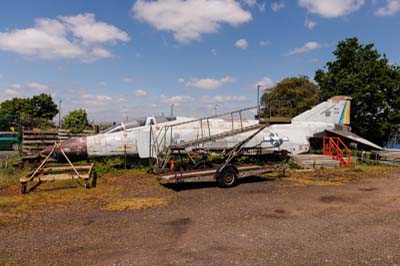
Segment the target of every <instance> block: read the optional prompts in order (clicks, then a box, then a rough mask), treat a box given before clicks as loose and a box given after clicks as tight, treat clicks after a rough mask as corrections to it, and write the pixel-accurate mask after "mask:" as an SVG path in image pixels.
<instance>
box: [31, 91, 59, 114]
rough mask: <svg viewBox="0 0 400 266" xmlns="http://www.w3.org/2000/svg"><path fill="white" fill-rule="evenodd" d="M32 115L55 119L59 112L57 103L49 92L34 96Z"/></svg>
mask: <svg viewBox="0 0 400 266" xmlns="http://www.w3.org/2000/svg"><path fill="white" fill-rule="evenodd" d="M31 105H32V109H33V112H32V115H33V116H34V117H40V118H44V119H47V120H51V119H53V117H54V116H55V115H56V114H58V109H57V105H56V104H55V103H54V102H53V98H52V97H51V95H49V94H44V93H42V94H40V95H37V96H33V97H32V99H31Z"/></svg>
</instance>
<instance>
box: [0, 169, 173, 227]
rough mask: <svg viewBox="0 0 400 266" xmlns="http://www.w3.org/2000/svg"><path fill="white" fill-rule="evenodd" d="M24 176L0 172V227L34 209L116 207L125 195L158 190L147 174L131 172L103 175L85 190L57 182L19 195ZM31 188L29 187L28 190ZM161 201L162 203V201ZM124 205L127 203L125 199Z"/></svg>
mask: <svg viewBox="0 0 400 266" xmlns="http://www.w3.org/2000/svg"><path fill="white" fill-rule="evenodd" d="M24 174H26V172H19V173H18V174H13V175H12V176H8V175H4V174H1V173H0V224H2V223H9V222H13V221H15V220H16V219H18V220H19V219H24V218H27V217H28V214H29V212H30V211H31V210H35V209H44V208H46V209H51V208H57V207H59V206H65V205H73V204H79V207H80V206H82V207H83V206H88V207H92V208H97V207H99V206H104V205H107V204H109V203H114V204H117V203H118V201H119V200H121V202H119V203H120V205H121V206H123V203H122V202H123V201H124V199H123V198H124V197H126V196H127V195H129V197H132V195H135V194H140V195H143V194H145V193H146V192H148V191H150V190H152V191H154V190H155V191H156V192H157V191H160V189H162V188H161V187H160V186H159V185H158V183H157V181H156V180H155V178H154V177H153V176H150V175H148V174H147V173H146V172H145V171H144V170H136V169H134V170H116V171H112V172H110V173H107V174H104V176H103V177H101V178H98V180H97V187H96V188H92V189H85V188H84V187H81V186H80V185H78V184H77V183H76V182H75V181H73V180H70V181H57V182H46V183H44V184H42V185H40V186H39V187H38V188H37V189H36V190H34V191H32V192H30V193H27V194H24V195H22V194H20V183H19V177H20V176H23V175H24ZM32 185H33V184H29V186H28V189H29V187H31V186H32ZM115 201H116V202H117V203H115ZM164 201H165V202H166V200H165V199H164ZM164 201H163V200H161V199H158V200H156V199H150V200H149V201H148V202H147V201H146V200H145V201H139V202H136V205H137V206H138V207H139V208H141V207H140V206H143V207H147V206H148V207H151V206H158V205H162V204H164ZM127 202H128V203H130V201H129V200H127ZM140 204H142V205H140ZM117 205H118V204H117ZM128 205H129V206H128V207H126V208H129V209H132V208H134V207H133V206H134V205H135V204H132V203H130V204H128ZM115 208H117V207H115ZM121 208H122V207H121Z"/></svg>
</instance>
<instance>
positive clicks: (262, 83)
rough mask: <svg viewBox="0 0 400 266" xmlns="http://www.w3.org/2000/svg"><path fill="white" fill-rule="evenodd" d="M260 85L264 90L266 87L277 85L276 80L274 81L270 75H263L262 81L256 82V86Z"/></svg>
mask: <svg viewBox="0 0 400 266" xmlns="http://www.w3.org/2000/svg"><path fill="white" fill-rule="evenodd" d="M258 86H260V88H261V89H262V90H265V89H270V88H272V87H273V86H275V82H273V81H272V79H270V78H268V77H263V78H262V79H261V80H260V81H258V82H257V83H256V84H254V88H256V89H257V87H258Z"/></svg>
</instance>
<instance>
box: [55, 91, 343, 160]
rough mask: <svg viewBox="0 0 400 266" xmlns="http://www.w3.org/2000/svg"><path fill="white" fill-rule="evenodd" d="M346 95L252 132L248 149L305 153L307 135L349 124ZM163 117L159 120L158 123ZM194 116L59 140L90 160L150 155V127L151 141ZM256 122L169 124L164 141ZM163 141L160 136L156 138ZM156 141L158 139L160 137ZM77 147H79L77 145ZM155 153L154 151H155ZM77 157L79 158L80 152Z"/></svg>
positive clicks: (231, 141) (222, 143)
mask: <svg viewBox="0 0 400 266" xmlns="http://www.w3.org/2000/svg"><path fill="white" fill-rule="evenodd" d="M350 99H351V98H349V97H346V96H335V97H333V98H331V99H329V100H327V101H325V102H322V103H320V104H318V105H317V106H315V107H313V108H312V109H310V110H308V111H306V112H304V113H302V114H300V115H298V116H296V117H294V118H293V119H292V120H291V123H290V124H274V125H270V126H268V127H266V128H265V129H263V130H262V131H261V132H260V133H259V134H257V135H256V136H254V137H253V138H252V139H251V140H250V141H249V142H248V143H247V144H246V146H245V147H246V148H249V149H251V148H257V149H261V150H265V151H267V152H272V151H276V150H287V151H288V152H289V153H292V154H297V153H306V152H308V151H309V150H310V142H309V139H310V138H311V137H313V136H315V135H316V134H319V133H322V132H324V131H325V130H333V129H334V128H335V125H338V124H339V125H349V123H350ZM160 120H161V121H160ZM193 120H196V119H195V118H188V117H176V118H175V119H171V118H164V117H159V118H157V117H153V116H151V117H147V118H146V119H143V120H142V121H141V122H139V121H136V122H134V123H133V124H130V126H129V124H128V125H124V124H123V123H121V125H120V126H117V127H115V128H113V129H111V130H109V131H107V132H105V133H102V134H97V135H94V136H88V137H86V139H83V138H80V139H71V140H67V141H65V142H63V143H62V145H61V147H62V148H63V150H64V151H65V152H66V153H67V154H71V155H74V154H76V153H77V151H79V155H82V156H83V155H85V156H86V157H88V158H95V157H107V156H120V155H125V154H126V155H129V156H138V157H140V158H149V157H151V156H152V153H151V152H150V150H151V147H150V145H151V144H150V138H151V135H150V131H152V133H151V134H152V136H153V138H152V141H153V143H154V141H155V140H154V139H155V136H157V134H159V132H162V131H163V128H165V127H166V126H169V125H173V124H177V123H181V122H186V121H193ZM258 123H259V121H258V120H252V119H242V121H240V120H234V121H232V120H231V119H209V127H208V126H205V125H204V124H202V125H201V124H200V123H187V124H183V125H180V126H176V127H173V129H172V133H171V132H168V134H167V135H168V138H166V140H165V141H166V143H164V144H167V145H169V144H180V143H185V142H188V141H192V140H195V139H198V138H201V137H202V136H204V135H211V136H212V135H216V134H220V133H224V132H228V131H230V130H232V128H239V127H247V126H252V125H257V124H258ZM254 132H255V131H254V130H253V131H248V132H245V133H241V134H238V135H234V136H230V137H225V138H222V139H217V140H215V141H211V142H205V143H202V144H198V145H197V146H196V147H191V148H194V149H210V150H224V149H227V148H230V147H233V146H234V145H235V144H237V143H238V142H240V141H242V140H243V139H245V138H246V137H248V136H250V135H251V134H253V133H254ZM159 139H161V138H159ZM158 141H159V140H158ZM78 146H79V147H78ZM153 156H154V155H153ZM80 157H81V156H80Z"/></svg>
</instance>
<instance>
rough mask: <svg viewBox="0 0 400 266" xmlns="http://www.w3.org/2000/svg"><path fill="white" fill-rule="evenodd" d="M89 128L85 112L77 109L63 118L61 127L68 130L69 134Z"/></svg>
mask: <svg viewBox="0 0 400 266" xmlns="http://www.w3.org/2000/svg"><path fill="white" fill-rule="evenodd" d="M88 126H89V122H88V119H87V114H86V110H84V109H77V110H73V111H71V112H69V113H68V114H67V115H66V116H64V117H63V120H62V127H63V128H65V129H69V130H70V131H71V133H81V132H82V131H83V130H84V129H85V128H87V127H88Z"/></svg>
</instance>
